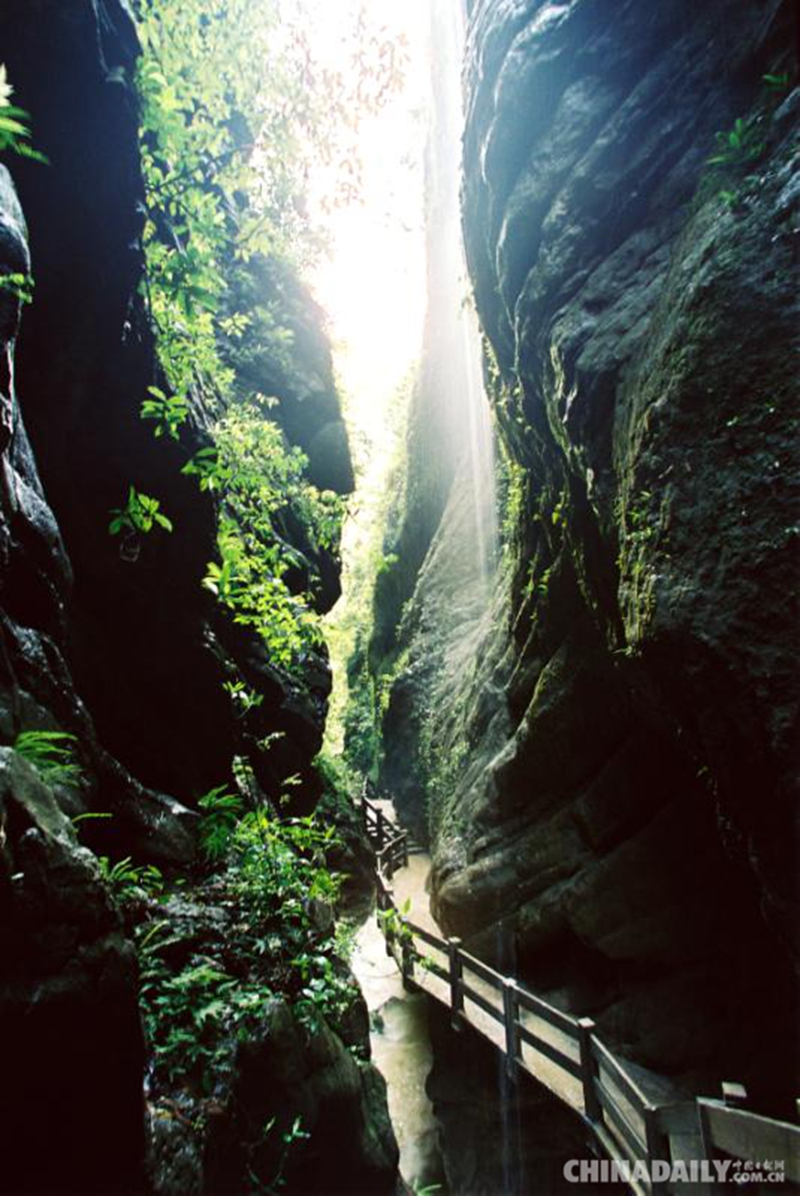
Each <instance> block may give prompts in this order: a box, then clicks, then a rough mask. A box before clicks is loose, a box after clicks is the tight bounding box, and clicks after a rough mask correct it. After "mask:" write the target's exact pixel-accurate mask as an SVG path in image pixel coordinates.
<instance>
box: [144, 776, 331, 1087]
mask: <svg viewBox="0 0 800 1196" xmlns="http://www.w3.org/2000/svg"><path fill="white" fill-rule="evenodd" d="M200 804H201V808H202V809H203V810H204V812H205V815H204V820H203V832H202V834H203V838H204V842H205V846H206V851H207V853H209V854H214V856H215V857H216V858H217V859H220V858H222V857H223V856H224V857H225V858H226V860H227V867H226V869H225V871H224V872H223V873H222V874H221V875H219V876H218V877H216V878H215V880H214V882H213V884H214V889H213V904H214V905H215V906H217V907H220V906H221V907H223V908H225V907H227V908H229V909H231V910H235V911H236V917H237V922H236V927H235V936H230V935H229V936H226V938H225V941H224V943H221V944H220V945H219V946H220V951H222V950H223V949H224V951H225V953H226V954H230V955H231V956H235V957H236V959H237V961H238V962H237V965H236V969H235V971H234V970H232V969H231V968H230V967H229V966H228V965H225V966H223V964H222V962H221V960H220V959H218V958H217V952H216V951H215V952H214V953H213V954H210V953H209V952H210V951H211V949H212V947H211V944H209V948H208V950H206V951H200V952H193V953H191V954H190V957H189V958H188V960H186V961H185V962H184V963H183V965H182V966H180V967H179V968H178V969H177V970H176V969H175V966H174V964H173V965H172V966H171V965H170V963H169V962H168V958H169V960H172V959H174V958H175V956H176V955H179V954H180V952H179V951H178V948H179V947H180V945H181V944H180V940H178V939H176V938H175V937H172V936H169V935H168V934H165V927H166V924H165V923H163V922H162V923H157V924H156V925H155V926H153V925H151V926H149V927H147V928H140V929H139V931H138V932H137V933H138V946H139V954H140V959H141V965H142V984H141V990H140V994H141V1003H142V1009H143V1013H144V1017H145V1024H146V1026H147V1030H148V1038H149V1040H150V1043H151V1046H152V1049H153V1052H154V1055H155V1061H156V1068H157V1072H158V1073H160V1076H161V1078H162V1079H164V1080H166V1081H167V1082H169V1083H175V1082H178V1081H185V1082H188V1083H191V1084H193V1085H195V1086H196V1087H198V1088H199V1089H200V1090H201V1091H202V1092H203V1093H204V1094H208V1093H209V1092H210V1091H211V1090H212V1088H213V1084H214V1075H215V1072H216V1071H217V1070H218V1069H219V1068H220V1067H222V1066H223V1065H224V1062H225V1060H226V1058H227V1057H228V1054H229V1051H230V1049H231V1047H232V1045H235V1043H236V1042H237V1041H240V1040H243V1039H245V1038H247V1037H249V1036H251V1035H252V1034H254V1033H255V1031H256V1030H257V1028H258V1024H259V1021H260V1019H261V1018H262V1017H263V1015H264V1011H265V1008H266V1003H267V1002H268V1000H269V998H270V997H271V996H272V994H273V993H274V992H276V991H279V990H280V991H284V992H286V993H287V994H288V995H289V996H290V997H291V998H292V999H293V1001H294V1007H295V1010H296V1012H297V1014H298V1016H299V1017H300V1019H301V1020H302V1021H304V1022H306V1023H307V1024H308V1025H309V1026H310V1027H311V1028H312V1029H314V1028H318V1026H319V1022H320V1019H321V1018H322V1017H332V1018H336V1017H338V1016H340V1015H341V1014H342V1013H343V1012H344V1011H345V1009H346V1008H347V1006H348V1005H349V1004H350V1003H351V1001H352V999H353V996H354V991H353V989H352V987H351V986H350V984H349V982H348V981H347V979H346V976H345V975H343V972H342V969H341V965H340V964H339V963H338V960H337V954H336V948H337V940H336V939H335V937H334V935H333V934H332V933H331V929H330V926H328V928H327V929H325V928H322V926H323V922H322V920H321V919H320V916H319V914H320V910H321V909H323V908H327V909H332V907H333V904H334V902H335V901H336V898H337V895H338V892H339V885H340V878H339V877H338V876H337V875H335V874H333V873H332V872H331V871H330V870H329V868H328V865H327V855H328V853H329V852H330V851H331V849H332V847H333V846H334V845H335V843H336V836H335V832H334V831H333V829H332V828H330V827H327V828H322V827H320V826H319V825H318V824H317V823H316V821H315V819H313V818H296V819H289V820H286V821H280V820H278V819H275V818H272V817H271V816H270V815H269V814H268V813H267V812H266V811H265V810H263V809H262V810H258V811H253V812H250V813H247V814H245V815H244V816H243V817H238V815H239V813H240V811H241V802H240V801H239V799H238V798H234V797H233V795H231V794H230V793H227V792H226V791H225V789H224V787H223V786H219V787H218V788H217V789H214V790H211V791H210V793H208V794H206V795H205V798H204V799H202V800H201V803H200ZM124 863H125V864H126V866H127V865H128V864H129V861H125V862H124ZM200 895H201V891H198V893H196V894H195V899H198V898H199V896H200ZM167 957H168V958H167ZM184 957H185V952H184ZM270 978H271V979H270Z"/></svg>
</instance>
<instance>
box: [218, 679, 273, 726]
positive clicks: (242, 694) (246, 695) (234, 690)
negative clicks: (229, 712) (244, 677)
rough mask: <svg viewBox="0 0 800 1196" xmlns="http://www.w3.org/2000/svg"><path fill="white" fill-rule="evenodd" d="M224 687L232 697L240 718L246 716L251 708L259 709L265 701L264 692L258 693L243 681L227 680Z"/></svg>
mask: <svg viewBox="0 0 800 1196" xmlns="http://www.w3.org/2000/svg"><path fill="white" fill-rule="evenodd" d="M223 688H224V690H225V692H226V693H227V694H228V696H229V697H230V698H231V701H232V702H233V706H234V709H235V710H236V711H237V714H238V717H239V718H244V717H245V715H247V714H249V713H250V711H251V710H257V709H258V707H259V706H260V705H261V704H262V703H263V701H264V695H263V694H259V693H256V691H255V690H254V689H250V687H249V686H247V685H245V683H244V682H243V681H226V682H225V684H224V686H223Z"/></svg>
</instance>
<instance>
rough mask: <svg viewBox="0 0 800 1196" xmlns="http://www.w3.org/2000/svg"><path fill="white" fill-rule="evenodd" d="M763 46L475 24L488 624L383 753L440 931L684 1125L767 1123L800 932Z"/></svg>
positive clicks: (723, 11) (787, 92)
mask: <svg viewBox="0 0 800 1196" xmlns="http://www.w3.org/2000/svg"><path fill="white" fill-rule="evenodd" d="M791 31H792V14H791V12H790V9H789V6H788V5H786V4H781V3H778V2H777V0H776V2H773V3H767V4H764V5H760V6H752V5H747V4H736V5H729V4H725V5H724V6H723V5H721V4H710V5H704V6H703V7H702V10H698V9H697V8H696V6H695V7H693V6H690V5H682V4H678V5H669V6H660V7H659V8H658V11H655V10H652V11H651V10H650V9H645V8H644V7H643V6H641V5H639V4H634V3H622V4H620V5H617V6H615V10H614V16H613V20H609V13H608V9H607V6H605V5H603V4H601V3H596V2H593V0H571V2H566V0H565V2H564V3H556V4H540V3H534V2H530V3H519V4H505V3H500V2H494V0H488V2H487V3H483V4H480V5H475V6H473V11H472V16H471V26H470V33H469V49H468V61H467V69H466V84H467V127H466V135H465V181H464V192H463V200H464V224H465V233H466V242H467V253H468V259H469V265H470V271H471V274H472V279H473V283H474V287H475V293H476V299H477V304H478V309H479V314H480V317H481V321H482V324H483V327H484V329H485V331H486V333H487V337H488V343H489V348H490V358H491V360H490V368H489V370H488V375H487V376H488V383H489V388H490V397H491V399H492V402H493V404H494V407H495V412H496V416H497V420H498V423H499V425H500V429H501V434H502V436H503V439H504V442H505V444H506V446H507V447H508V451H509V454H510V458H511V462H512V466H513V468H512V471H511V474H510V478H509V480H508V483H507V492H508V494H509V495H510V496H511V499H512V500H513V501H512V503H511V507H510V509H511V510H512V511H514V512H515V513H514V514H513V516H512V517H511V519H510V520H509V521H507V526H506V533H505V534H506V544H507V546H506V549H505V561H504V568H503V572H502V578H501V579H500V584H499V586H498V593H499V591H500V589H501V587H503V586H504V587H506V592H505V595H502V594H500V596H499V598H498V599H496V600H495V601H496V603H497V602H499V605H495V607H494V608H492V609H491V612H490V614H489V622H490V624H491V626H490V627H489V628H488V629H487V632H486V635H485V638H484V640H483V643H482V645H481V646H480V647H479V648H478V649H477V650H476V651H475V652H474V653H473V654H472V655H471V658H470V662H469V663H468V664H467V665H465V667H464V668H463V670H462V672H461V675H460V677H454V678H452V679H451V686H450V693H449V695H448V694H446V693H445V692H444V690H443V691H442V692H441V693H440V698H439V701H438V702H437V703H436V704H434V706H433V707H431V706H429V705H426V699H427V687H426V681H425V677H426V672H425V670H426V668H430V662H431V660H433V659H435V658H436V656H437V654H441V652H442V650H443V648H444V646H445V645H446V644H447V642H448V637H449V636H450V635H451V625H452V622H453V620H452V619H451V618H450V616H449V614H448V613H447V612H445V613H444V615H443V616H442V615H440V616H438V618H437V617H432V618H430V619H429V620H428V621H427V623H425V624H424V625H422V626H421V627H418V628H417V642H416V646H415V648H414V649H413V650H412V654H411V660H410V663H409V667H408V668H405V669H403V670H401V671H400V674H399V677H398V679H397V681H396V682H395V685H394V688H393V691H392V699H391V701H392V705H390V712H392V711H393V713H394V716H395V718H394V721H393V723H392V724H391V725H390V726H389V728H388V731H389V741H390V747H389V752H388V755H387V759H388V761H389V763H390V766H391V762H392V761H393V760H395V759H396V760H397V761H398V762H399V764H398V766H399V768H400V771H401V772H402V766H403V760H404V759H411V760H415V759H417V758H418V755H419V751H420V746H421V745H422V746H424V748H425V753H426V758H427V761H428V764H429V770H428V776H429V778H431V777H432V779H433V781H434V784H433V785H431V784H429V785H428V788H427V795H424V794H419V793H418V794H417V796H416V799H414V798H413V796H412V797H410V800H412V801H414V802H415V806H416V817H418V818H423V819H424V818H426V817H427V820H428V823H429V828H430V831H431V844H432V855H433V864H434V867H433V903H434V908H435V911H436V913H437V916H438V917H439V919H440V921H441V923H442V925H443V926H444V927H446V928H447V929H448V930H450V931H451V932H454V933H459V934H461V935H469V934H475V933H477V932H480V931H485V932H486V935H485V937H486V939H487V942H489V941H490V940H491V937H492V936H491V928H492V927H493V926H494V924H495V923H497V922H502V924H503V926H504V927H505V928H506V930H507V931H508V932H509V933H511V935H512V938H513V940H514V946H515V950H516V957H517V966H518V969H519V972H520V974H521V975H522V976H523V978H524V979H525V980H526V982H527V983H529V984H530V985H531V986H532V987H534V988H535V989H536V990H537V991H543V992H546V993H548V994H549V995H550V997H551V999H552V1000H553V1001H554V1002H555V1003H557V1004H560V1005H561V1006H562V1007H564V1008H567V1009H569V1010H571V1011H575V1012H580V1013H587V1014H591V1015H592V1016H594V1017H595V1018H596V1020H597V1021H598V1024H599V1027H600V1032H601V1034H602V1035H603V1037H604V1038H605V1040H606V1041H608V1042H609V1043H610V1044H612V1045H613V1046H614V1047H615V1048H616V1049H618V1050H619V1051H620V1052H621V1053H623V1054H626V1053H627V1054H628V1055H629V1056H630V1057H632V1058H636V1059H638V1060H639V1061H640V1062H642V1063H644V1064H646V1065H648V1066H650V1067H652V1068H653V1069H654V1070H656V1071H661V1072H662V1073H669V1074H672V1075H681V1076H682V1077H684V1078H685V1079H687V1080H689V1081H690V1083H692V1084H694V1085H695V1086H696V1087H700V1088H704V1089H705V1090H706V1091H717V1090H718V1087H717V1086H718V1082H719V1080H720V1079H721V1078H723V1073H724V1075H728V1074H733V1073H734V1072H735V1073H736V1074H737V1075H740V1076H742V1078H743V1079H744V1080H745V1082H746V1083H747V1084H748V1086H749V1087H750V1089H751V1091H752V1092H753V1093H754V1095H756V1098H757V1099H758V1100H760V1101H762V1102H763V1105H764V1107H767V1105H770V1104H771V1107H773V1108H778V1107H779V1106H780V1102H781V1100H782V1099H783V1100H784V1101H786V1100H788V1096H789V1093H790V1091H791V1085H792V1083H793V1081H792V1079H791V1077H790V1069H789V1066H788V1059H787V1054H786V1044H787V1043H791V1042H793V1041H794V1028H793V1022H792V1017H791V1012H790V1010H791V1004H792V999H793V997H792V994H793V981H792V978H791V977H792V955H793V950H794V946H793V932H792V930H791V927H792V926H796V924H797V921H796V914H797V906H796V894H795V879H794V869H793V865H792V863H791V860H792V859H793V858H794V852H795V848H794V846H793V844H794V843H795V842H796V833H795V832H796V788H795V785H796V781H795V764H796V757H795V754H794V743H795V740H794V736H795V734H796V726H797V677H796V671H795V661H794V650H793V648H792V642H793V638H794V635H795V632H796V626H797V613H796V609H795V607H794V603H795V601H796V594H797V538H796V537H797V531H796V526H797V507H798V502H797V500H798V494H797V477H798V470H797V459H796V451H797V423H796V415H795V412H794V409H793V406H792V400H791V394H792V386H793V383H792V372H793V367H792V366H791V364H790V362H791V361H792V358H793V354H794V352H795V351H796V336H797V328H798V320H797V297H796V293H795V288H794V286H793V282H792V279H793V274H794V270H795V266H796V249H795V247H794V241H795V240H796V236H795V230H794V228H793V225H792V222H791V218H790V215H789V212H790V206H791V202H792V201H791V196H792V194H793V191H792V183H791V178H792V173H793V166H792V162H793V154H794V148H793V147H794V140H793V134H792V132H791V130H792V129H793V127H795V125H796V100H795V99H794V98H793V96H792V94H791V81H790V79H789V76H787V80H786V81H785V82H784V84H782V85H781V86H782V90H781V91H779V92H778V91H776V90H775V89H774V88H771V87H770V85H769V84H767V83H765V82H764V79H763V76H764V75H765V74H770V73H773V74H775V75H780V74H781V72H782V71H788V72H789V74H791V71H792V69H793V67H792V65H791V62H790V60H789V56H788V47H789V46H790V45H791ZM737 118H738V119H741V120H742V122H743V128H744V133H743V137H744V142H745V146H744V149H742V148H741V147H739V148H737V147H736V145H733V146H732V143H731V141H730V140H729V139H728V132H729V131H730V130H731V128H732V127H733V126H734V121H735V120H736V119H737ZM716 134H720V136H719V137H717V136H716ZM726 145H727V146H728V147H729V148H728V151H727V152H726V151H725V150H724V146H726ZM720 146H722V147H723V154H722V161H721V162H717V163H715V164H709V163H708V159H709V157H711V156H713V155H714V153H715V151H719V149H720ZM731 147H732V148H731ZM507 503H508V499H507ZM514 504H516V508H515V506H514ZM448 522H449V523H450V524H453V525H455V524H457V518H455V517H454V515H453V512H452V511H451V512H450V513H449V514H448V515H447V516H446V517H445V519H444V520H443V521H442V522H441V524H440V527H439V531H438V532H437V535H436V537H434V539H433V547H432V549H431V552H430V555H429V558H428V564H426V565H425V566H423V568H422V570H421V572H420V582H419V585H418V588H417V592H416V595H415V598H414V606H415V608H416V609H417V610H419V611H420V612H424V611H425V610H426V609H427V610H431V609H432V608H433V605H434V604H435V600H436V586H435V581H434V579H433V575H432V571H431V569H430V568H429V567H428V566H429V565H431V564H432V563H433V561H434V559H435V557H436V556H437V555H439V556H440V555H441V552H442V547H441V542H440V537H442V536H444V535H446V533H447V525H448ZM509 524H510V526H509ZM415 660H416V661H417V663H418V667H419V669H420V670H421V672H420V677H421V678H422V680H421V683H420V684H419V685H417V684H416V681H415V667H417V666H415V663H414V662H415ZM396 728H399V734H397V735H395V730H396ZM431 728H433V735H431ZM393 736H394V737H395V739H394V746H392V744H391V741H392V737H393ZM415 753H417V754H416V755H415ZM437 757H438V761H439V764H438V770H437V769H434V770H431V769H430V761H431V759H433V760H434V761H435V760H436V759H437ZM423 800H427V802H428V805H429V813H428V814H427V815H426V813H425V809H424V806H423V804H422V803H423ZM765 973H766V974H769V976H770V983H769V984H768V985H764V983H763V976H764V974H765ZM783 1108H784V1111H786V1110H787V1109H788V1104H784V1106H783Z"/></svg>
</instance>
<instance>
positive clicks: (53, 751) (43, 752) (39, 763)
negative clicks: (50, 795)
mask: <svg viewBox="0 0 800 1196" xmlns="http://www.w3.org/2000/svg"><path fill="white" fill-rule="evenodd" d="M77 742H78V740H77V738H76V737H75V736H74V735H70V734H69V733H68V732H67V731H20V733H19V735H17V738H16V739H15V740H14V745H13V746H14V751H15V752H17V753H18V755H20V756H22V757H23V758H24V759H25V760H27V761H28V763H29V764H32V765H33V767H34V768H35V769H36V771H37V772H38V773H39V775H40V776H41V777H42V779H43V780H44V781H46V782H47V783H48V785H78V784H79V783H80V781H81V778H82V775H83V774H82V772H81V768H80V765H79V764H78V762H77V760H76V755H75V747H76V744H77Z"/></svg>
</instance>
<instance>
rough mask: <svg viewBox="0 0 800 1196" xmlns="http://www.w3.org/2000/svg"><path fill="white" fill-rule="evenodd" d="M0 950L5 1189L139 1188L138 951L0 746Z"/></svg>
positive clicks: (92, 869) (30, 781) (69, 832)
mask: <svg viewBox="0 0 800 1196" xmlns="http://www.w3.org/2000/svg"><path fill="white" fill-rule="evenodd" d="M0 952H1V953H2V959H3V967H2V978H0V1020H2V1023H3V1035H4V1038H3V1084H2V1091H1V1092H0V1123H2V1127H3V1141H4V1144H5V1146H4V1151H3V1181H2V1182H3V1187H4V1189H5V1190H6V1191H9V1192H19V1193H23V1192H42V1191H59V1192H75V1193H80V1192H86V1193H90V1192H97V1193H100V1192H107V1191H108V1190H109V1179H110V1177H111V1176H114V1177H118V1178H115V1180H114V1182H115V1183H116V1184H117V1186H116V1189H115V1190H117V1191H119V1192H131V1193H132V1192H139V1191H141V1189H142V1184H143V1181H144V1177H143V1167H142V1163H143V1150H144V1107H143V1098H142V1072H143V1068H144V1042H143V1038H142V1031H141V1025H140V1022H139V1007H138V996H137V994H138V986H137V965H136V956H135V953H134V951H133V948H132V946H131V944H130V943H129V942H128V941H127V940H126V938H125V936H124V933H123V927H122V922H121V919H120V916H119V914H118V912H117V911H116V909H115V907H114V906H113V905H112V903H111V902H110V900H109V896H108V893H107V891H106V888H105V886H104V885H103V884H102V882H101V879H100V872H99V869H98V866H97V861H96V860H95V857H94V856H93V855H92V854H91V853H90V852H89V851H87V850H86V848H82V847H79V846H78V843H77V839H76V835H75V831H74V830H73V828H72V825H71V823H70V821H69V819H68V818H66V817H65V815H64V814H63V813H62V811H61V809H60V808H59V806H58V803H57V801H56V799H55V796H54V795H53V793H52V791H51V790H50V789H49V788H48V787H47V786H46V785H45V784H43V782H42V781H41V780H40V778H39V777H38V775H37V773H36V772H35V771H34V769H33V768H32V767H31V765H30V764H28V763H27V762H26V761H25V760H23V759H21V757H19V756H18V755H17V753H15V752H13V751H10V750H9V749H6V748H2V749H0ZM89 1122H90V1123H91V1126H92V1143H91V1149H89V1147H88V1145H87V1142H86V1139H85V1136H84V1135H85V1130H86V1126H87V1124H88V1123H89ZM45 1147H46V1148H45Z"/></svg>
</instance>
